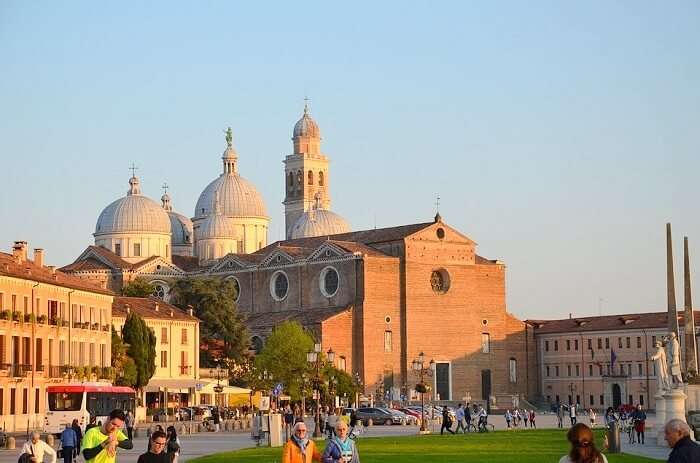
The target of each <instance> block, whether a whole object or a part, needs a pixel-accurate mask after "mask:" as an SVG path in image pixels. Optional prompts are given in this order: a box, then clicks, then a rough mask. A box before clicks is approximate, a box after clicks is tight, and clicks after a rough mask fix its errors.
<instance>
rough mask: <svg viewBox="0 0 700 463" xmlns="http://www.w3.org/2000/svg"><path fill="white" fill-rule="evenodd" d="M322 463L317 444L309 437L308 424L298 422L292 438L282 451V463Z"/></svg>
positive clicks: (293, 429)
mask: <svg viewBox="0 0 700 463" xmlns="http://www.w3.org/2000/svg"><path fill="white" fill-rule="evenodd" d="M312 461H318V462H320V461H321V455H320V454H319V453H318V449H317V448H316V444H315V443H314V441H312V440H310V439H309V437H308V435H307V430H306V423H304V422H303V421H297V422H296V423H295V424H294V427H293V428H292V437H290V438H289V440H288V441H287V442H286V443H285V444H284V448H283V449H282V463H311V462H312Z"/></svg>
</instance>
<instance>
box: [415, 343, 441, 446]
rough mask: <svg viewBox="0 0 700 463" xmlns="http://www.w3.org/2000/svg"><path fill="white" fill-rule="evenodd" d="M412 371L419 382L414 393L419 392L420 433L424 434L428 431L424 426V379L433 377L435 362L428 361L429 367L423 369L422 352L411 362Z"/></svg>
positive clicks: (425, 388) (423, 359)
mask: <svg viewBox="0 0 700 463" xmlns="http://www.w3.org/2000/svg"><path fill="white" fill-rule="evenodd" d="M412 366H413V371H414V372H415V373H416V375H418V378H419V380H418V381H419V382H418V384H416V391H418V392H420V432H421V433H425V432H427V431H428V426H426V424H425V397H424V394H425V393H426V392H427V390H428V388H427V387H426V385H425V378H426V377H431V376H433V369H434V368H435V360H431V361H430V366H429V367H428V368H425V355H424V354H423V352H421V353H420V354H418V358H417V359H414V360H413V363H412Z"/></svg>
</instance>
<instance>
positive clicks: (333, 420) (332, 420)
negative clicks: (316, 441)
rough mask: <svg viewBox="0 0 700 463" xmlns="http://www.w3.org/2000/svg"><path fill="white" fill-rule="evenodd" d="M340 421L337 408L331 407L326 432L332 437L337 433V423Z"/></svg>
mask: <svg viewBox="0 0 700 463" xmlns="http://www.w3.org/2000/svg"><path fill="white" fill-rule="evenodd" d="M337 423H338V415H336V414H335V409H334V408H331V409H330V410H329V412H328V416H327V417H326V434H327V435H328V438H329V439H330V438H331V437H333V436H334V435H335V425H336V424H337Z"/></svg>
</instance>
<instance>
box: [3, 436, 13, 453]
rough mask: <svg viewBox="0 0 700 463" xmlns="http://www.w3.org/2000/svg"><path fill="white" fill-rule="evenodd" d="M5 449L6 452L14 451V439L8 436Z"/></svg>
mask: <svg viewBox="0 0 700 463" xmlns="http://www.w3.org/2000/svg"><path fill="white" fill-rule="evenodd" d="M5 448H6V449H7V450H14V449H15V438H14V437H12V436H10V437H8V438H7V443H6V444H5Z"/></svg>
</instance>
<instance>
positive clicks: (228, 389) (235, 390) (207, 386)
mask: <svg viewBox="0 0 700 463" xmlns="http://www.w3.org/2000/svg"><path fill="white" fill-rule="evenodd" d="M200 383H201V384H202V388H201V389H198V390H197V392H200V393H202V394H216V392H214V387H215V386H216V381H214V382H212V383H208V382H204V381H200ZM221 387H222V388H223V391H222V392H221V393H222V394H246V395H247V394H250V389H246V388H243V387H237V386H226V385H224V384H222V385H221Z"/></svg>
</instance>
